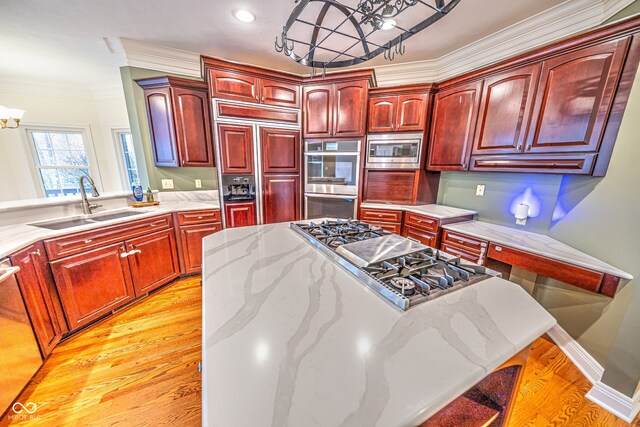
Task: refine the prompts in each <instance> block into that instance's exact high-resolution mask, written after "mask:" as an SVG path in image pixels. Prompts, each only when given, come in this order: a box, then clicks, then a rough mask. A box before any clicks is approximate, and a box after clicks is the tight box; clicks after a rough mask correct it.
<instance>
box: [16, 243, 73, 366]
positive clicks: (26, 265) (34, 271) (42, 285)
mask: <svg viewBox="0 0 640 427" xmlns="http://www.w3.org/2000/svg"><path fill="white" fill-rule="evenodd" d="M10 258H11V264H12V265H14V266H17V267H20V271H19V272H18V274H17V279H18V284H19V285H20V291H21V293H22V297H23V299H24V302H25V305H26V307H27V312H28V314H29V318H30V320H31V325H32V327H33V330H34V332H35V336H36V338H37V341H38V345H39V347H40V352H41V353H42V357H43V358H44V359H46V358H47V356H48V355H49V354H50V353H51V351H52V350H53V348H54V347H55V346H56V345H57V344H58V342H60V339H61V338H62V335H63V334H64V333H66V332H67V331H68V327H67V322H66V320H65V318H64V312H63V311H62V306H61V304H60V299H59V297H58V291H57V290H56V287H55V283H54V281H53V276H52V274H51V270H50V267H49V262H48V260H47V253H46V252H45V250H44V246H43V245H42V243H41V242H39V243H36V244H34V245H31V246H28V247H26V248H24V249H22V250H21V251H19V252H16V253H14V254H12V255H11V257H10Z"/></svg>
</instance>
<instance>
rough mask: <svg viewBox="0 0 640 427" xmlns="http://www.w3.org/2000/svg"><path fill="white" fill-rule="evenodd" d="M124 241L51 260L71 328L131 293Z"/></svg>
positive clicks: (118, 304)
mask: <svg viewBox="0 0 640 427" xmlns="http://www.w3.org/2000/svg"><path fill="white" fill-rule="evenodd" d="M125 253H126V249H125V246H124V244H115V245H111V246H106V247H103V248H100V249H95V250H92V251H89V252H84V253H80V254H78V255H73V256H70V257H67V258H62V259H60V260H58V261H54V262H52V263H51V269H52V270H53V275H54V277H55V281H56V285H57V286H58V291H59V293H60V299H61V300H62V305H63V307H64V311H65V313H66V315H67V321H68V322H69V328H70V329H71V330H72V331H74V330H76V329H78V328H80V327H82V326H84V325H87V324H88V323H91V322H92V321H93V320H96V319H98V318H99V317H101V316H103V315H105V314H107V313H109V312H111V311H112V310H115V309H116V308H118V307H121V306H122V305H124V304H126V303H128V302H130V301H132V300H133V299H134V297H135V292H134V290H133V283H132V280H131V272H130V270H129V262H128V260H127V257H126V255H124V254H125Z"/></svg>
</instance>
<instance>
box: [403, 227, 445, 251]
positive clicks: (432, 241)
mask: <svg viewBox="0 0 640 427" xmlns="http://www.w3.org/2000/svg"><path fill="white" fill-rule="evenodd" d="M402 236H404V237H409V238H411V239H414V240H417V241H419V242H420V243H422V244H423V245H427V246H431V247H432V248H436V247H437V244H438V235H437V234H435V233H430V232H428V231H423V230H421V229H419V228H415V227H411V226H408V225H405V226H404V227H402Z"/></svg>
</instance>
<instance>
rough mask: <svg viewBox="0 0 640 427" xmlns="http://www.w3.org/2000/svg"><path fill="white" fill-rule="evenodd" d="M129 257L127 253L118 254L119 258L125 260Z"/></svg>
mask: <svg viewBox="0 0 640 427" xmlns="http://www.w3.org/2000/svg"><path fill="white" fill-rule="evenodd" d="M128 256H129V252H120V258H126V257H128Z"/></svg>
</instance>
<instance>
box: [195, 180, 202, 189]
mask: <svg viewBox="0 0 640 427" xmlns="http://www.w3.org/2000/svg"><path fill="white" fill-rule="evenodd" d="M196 188H202V180H201V179H196Z"/></svg>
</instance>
